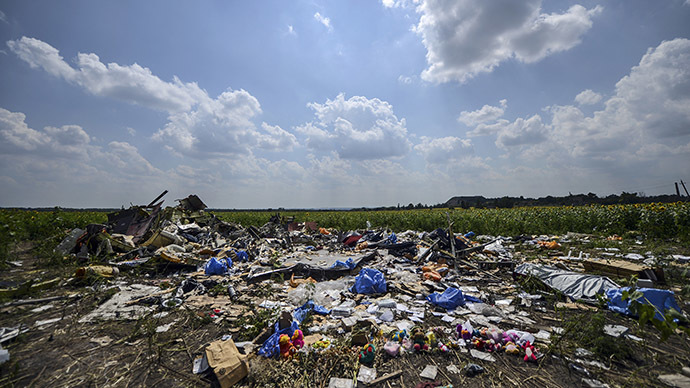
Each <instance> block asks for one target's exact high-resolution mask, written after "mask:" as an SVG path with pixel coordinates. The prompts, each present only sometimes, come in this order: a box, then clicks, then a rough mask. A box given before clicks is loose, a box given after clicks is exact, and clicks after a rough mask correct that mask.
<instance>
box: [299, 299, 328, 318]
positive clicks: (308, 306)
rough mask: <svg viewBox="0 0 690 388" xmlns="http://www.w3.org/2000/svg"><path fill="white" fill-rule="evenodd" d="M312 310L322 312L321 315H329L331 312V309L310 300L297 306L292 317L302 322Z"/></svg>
mask: <svg viewBox="0 0 690 388" xmlns="http://www.w3.org/2000/svg"><path fill="white" fill-rule="evenodd" d="M310 311H313V312H315V313H317V314H321V315H328V314H330V313H331V310H329V309H327V308H325V307H323V306H319V305H318V304H316V303H314V301H311V300H309V301H307V302H306V303H305V304H303V305H302V306H300V307H297V308H296V309H295V311H293V312H292V319H294V320H295V321H297V322H300V323H302V321H303V320H304V317H306V316H307V314H308V313H309V312H310Z"/></svg>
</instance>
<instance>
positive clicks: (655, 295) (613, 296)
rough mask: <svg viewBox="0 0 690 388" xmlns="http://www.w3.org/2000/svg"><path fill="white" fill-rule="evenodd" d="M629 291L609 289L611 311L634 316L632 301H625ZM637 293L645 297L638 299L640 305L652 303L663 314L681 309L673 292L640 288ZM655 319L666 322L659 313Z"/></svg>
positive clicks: (626, 289) (608, 296) (625, 288)
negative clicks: (626, 292) (631, 309)
mask: <svg viewBox="0 0 690 388" xmlns="http://www.w3.org/2000/svg"><path fill="white" fill-rule="evenodd" d="M628 290H630V287H623V288H609V289H608V290H606V297H607V298H608V299H609V301H608V307H609V310H611V311H615V312H617V313H621V314H625V315H630V316H633V313H632V312H631V311H630V302H631V301H630V299H626V300H623V291H628ZM637 291H640V292H641V293H642V294H643V297H641V298H639V299H637V301H638V302H640V303H644V304H650V303H651V304H652V305H653V306H654V307H656V308H657V309H658V310H659V311H661V312H662V313H666V310H668V309H675V310H676V311H680V307H678V303H677V302H676V299H675V298H674V297H673V295H674V294H673V291H668V290H660V289H657V288H638V289H637ZM654 318H656V319H658V320H660V321H663V320H665V318H664V317H663V315H662V314H659V312H658V311H657V313H656V314H655V315H654Z"/></svg>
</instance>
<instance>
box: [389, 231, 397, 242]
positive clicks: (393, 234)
mask: <svg viewBox="0 0 690 388" xmlns="http://www.w3.org/2000/svg"><path fill="white" fill-rule="evenodd" d="M396 242H398V236H396V235H395V233H391V235H390V236H388V243H389V244H395V243H396Z"/></svg>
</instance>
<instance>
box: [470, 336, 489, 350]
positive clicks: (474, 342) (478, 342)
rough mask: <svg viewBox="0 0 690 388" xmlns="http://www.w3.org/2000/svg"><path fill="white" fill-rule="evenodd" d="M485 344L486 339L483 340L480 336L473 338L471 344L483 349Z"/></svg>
mask: <svg viewBox="0 0 690 388" xmlns="http://www.w3.org/2000/svg"><path fill="white" fill-rule="evenodd" d="M485 345H486V341H484V340H483V339H481V338H474V339H473V340H472V346H473V347H474V348H475V349H477V350H484V346H485Z"/></svg>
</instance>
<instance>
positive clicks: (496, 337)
mask: <svg viewBox="0 0 690 388" xmlns="http://www.w3.org/2000/svg"><path fill="white" fill-rule="evenodd" d="M487 336H488V337H489V339H490V340H493V341H494V343H496V344H502V343H503V331H502V330H500V329H497V328H495V327H492V328H491V329H489V330H488V332H487Z"/></svg>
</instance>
